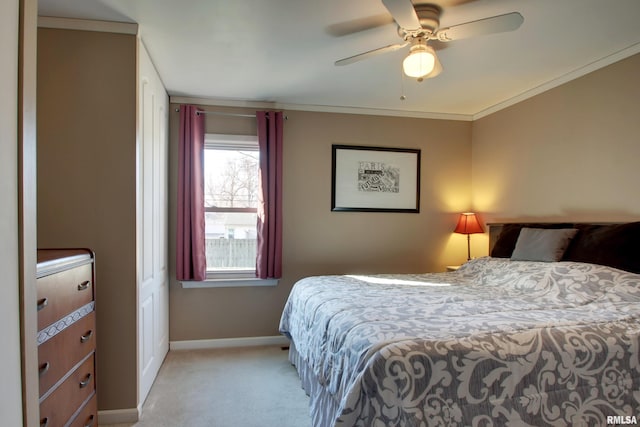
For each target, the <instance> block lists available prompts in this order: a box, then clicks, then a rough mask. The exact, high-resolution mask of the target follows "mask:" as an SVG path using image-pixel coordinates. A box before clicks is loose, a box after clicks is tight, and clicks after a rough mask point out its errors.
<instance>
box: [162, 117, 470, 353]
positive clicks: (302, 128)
mask: <svg viewBox="0 0 640 427" xmlns="http://www.w3.org/2000/svg"><path fill="white" fill-rule="evenodd" d="M176 107H177V105H172V108H171V111H172V117H171V123H170V129H171V153H170V165H171V166H170V169H171V171H170V173H171V183H170V189H171V194H170V215H171V217H170V223H171V224H172V230H171V232H170V239H171V255H170V256H171V259H170V265H172V266H174V268H175V261H174V259H175V255H174V254H175V237H174V236H175V210H176V207H175V206H176V205H175V200H176V196H175V188H176V184H175V182H176V167H175V163H176V150H177V149H176V146H177V128H178V114H177V113H175V108H176ZM203 108H208V109H214V108H213V107H203ZM215 109H216V110H220V109H219V108H215ZM236 111H237V110H236ZM245 112H247V111H245ZM250 112H253V111H250ZM285 114H286V115H287V116H288V120H287V121H286V122H285V129H284V154H283V156H284V160H283V162H284V171H283V178H284V184H283V186H284V188H283V194H284V196H283V197H284V200H283V219H284V232H283V239H284V242H283V246H284V247H283V278H282V280H281V281H280V284H279V285H278V286H277V287H275V288H272V287H267V288H255V287H254V288H218V289H182V288H181V287H180V285H179V284H178V283H176V281H175V279H172V284H171V296H170V339H171V340H172V341H179V340H194V339H215V338H229V337H251V336H271V335H277V334H278V331H277V327H278V322H279V319H280V313H281V311H282V307H283V305H284V303H285V300H286V298H287V296H288V294H289V291H290V290H291V286H292V285H293V283H294V282H295V281H296V280H297V279H299V278H301V277H304V276H308V275H315V274H333V273H356V272H358V273H381V272H425V271H443V270H444V266H445V265H447V264H453V263H460V262H462V261H463V260H464V258H465V257H466V246H465V245H466V241H465V239H464V237H463V236H460V235H453V234H452V233H451V231H452V229H453V228H454V226H455V221H456V218H457V217H456V213H458V212H460V211H464V210H467V209H469V206H470V170H471V147H470V131H471V123H470V122H460V121H446V120H426V119H411V118H394V117H376V116H361V115H349V114H331V113H315V112H302V111H286V112H285ZM207 131H208V132H216V133H242V132H244V131H251V132H255V124H254V122H253V121H252V120H247V119H236V118H227V117H219V116H212V115H210V116H207ZM334 143H339V144H353V145H373V146H388V147H403V148H420V149H421V150H422V158H421V167H422V177H421V187H422V191H421V193H422V194H421V209H420V213H419V214H398V213H351V212H349V213H345V212H331V209H330V206H331V145H332V144H334ZM171 277H173V278H175V272H174V271H172V272H171Z"/></svg>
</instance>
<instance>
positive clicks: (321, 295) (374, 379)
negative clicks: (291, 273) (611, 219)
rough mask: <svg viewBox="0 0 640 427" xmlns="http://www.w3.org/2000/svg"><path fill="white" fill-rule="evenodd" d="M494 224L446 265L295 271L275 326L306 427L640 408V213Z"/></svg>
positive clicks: (553, 420)
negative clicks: (295, 378)
mask: <svg viewBox="0 0 640 427" xmlns="http://www.w3.org/2000/svg"><path fill="white" fill-rule="evenodd" d="M572 230H573V231H572ZM490 234H491V238H490V242H491V243H490V245H491V249H490V254H491V256H488V257H482V258H478V259H474V260H471V261H469V262H467V263H465V264H464V265H462V266H461V267H460V268H459V269H458V270H456V271H452V272H445V273H431V274H403V275H397V274H396V275H369V276H358V275H341V276H317V277H308V278H304V279H302V280H300V281H298V282H297V283H296V284H295V285H294V287H293V289H292V291H291V294H290V296H289V299H288V301H287V303H286V305H285V307H284V311H283V314H282V318H281V322H280V331H281V333H282V334H284V335H285V336H286V337H288V338H289V340H290V342H291V344H290V350H289V359H290V360H291V362H292V363H293V364H294V365H295V367H296V369H297V371H298V373H299V375H300V378H301V382H302V386H303V388H304V389H305V391H306V392H307V394H308V395H309V396H310V411H311V417H312V425H313V427H333V426H362V427H378V426H379V427H383V426H384V427H389V426H467V425H469V426H497V425H511V426H576V425H587V426H600V425H606V424H607V423H611V422H613V421H619V422H623V423H624V422H625V421H626V423H630V422H636V421H637V420H636V419H635V418H636V417H640V259H639V258H640V257H639V256H638V251H637V250H636V245H637V243H638V242H640V222H637V223H626V224H566V223H565V224H500V225H494V226H492V227H491V231H490ZM532 235H533V237H532ZM549 236H552V237H549ZM558 236H561V237H562V238H559V237H558ZM549 258H550V259H549ZM541 259H544V260H541ZM608 417H618V418H608Z"/></svg>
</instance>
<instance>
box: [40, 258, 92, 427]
mask: <svg viewBox="0 0 640 427" xmlns="http://www.w3.org/2000/svg"><path fill="white" fill-rule="evenodd" d="M36 274H37V288H38V301H37V305H38V367H39V376H40V426H41V427H58V426H64V427H67V426H69V427H89V426H97V425H98V403H97V398H96V315H95V262H94V255H93V252H91V251H90V250H86V249H42V250H38V267H37V273H36Z"/></svg>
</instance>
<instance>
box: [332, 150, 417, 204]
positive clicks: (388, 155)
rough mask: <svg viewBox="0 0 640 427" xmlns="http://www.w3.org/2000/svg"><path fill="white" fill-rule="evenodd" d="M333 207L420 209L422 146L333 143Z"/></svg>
mask: <svg viewBox="0 0 640 427" xmlns="http://www.w3.org/2000/svg"><path fill="white" fill-rule="evenodd" d="M331 151H332V153H331V210H332V211H334V212H401V213H419V212H420V157H421V151H420V149H413V148H395V147H374V146H362V145H341V144H333V145H332V146H331Z"/></svg>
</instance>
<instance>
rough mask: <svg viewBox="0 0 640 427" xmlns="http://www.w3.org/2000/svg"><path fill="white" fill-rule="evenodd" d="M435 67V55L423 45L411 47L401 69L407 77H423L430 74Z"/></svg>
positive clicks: (429, 47) (429, 48)
mask: <svg viewBox="0 0 640 427" xmlns="http://www.w3.org/2000/svg"><path fill="white" fill-rule="evenodd" d="M435 66H436V53H435V51H434V50H433V48H432V47H431V46H427V45H426V44H425V43H416V44H414V45H413V46H411V50H410V51H409V55H407V57H406V58H405V59H404V61H403V62H402V69H403V70H404V73H405V74H406V75H407V76H409V77H416V78H420V77H424V76H426V75H427V74H429V73H431V72H432V71H433V69H434V68H435Z"/></svg>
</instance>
